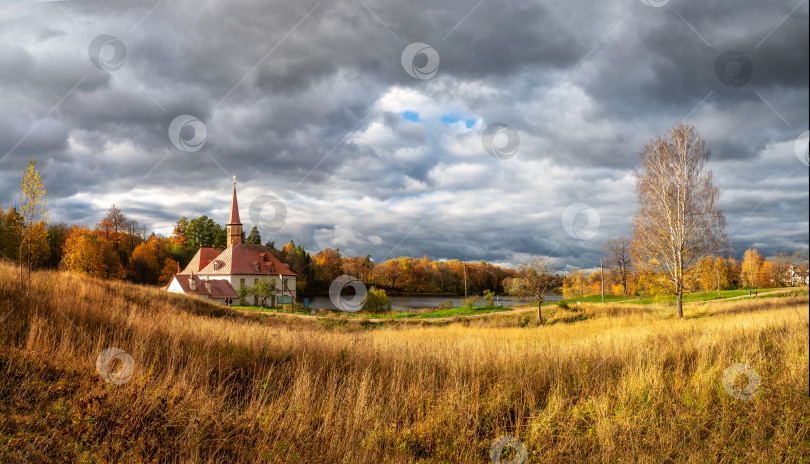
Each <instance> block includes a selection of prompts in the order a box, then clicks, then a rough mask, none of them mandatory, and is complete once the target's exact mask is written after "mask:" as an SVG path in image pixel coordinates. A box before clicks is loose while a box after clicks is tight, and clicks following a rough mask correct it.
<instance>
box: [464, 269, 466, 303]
mask: <svg viewBox="0 0 810 464" xmlns="http://www.w3.org/2000/svg"><path fill="white" fill-rule="evenodd" d="M464 302H465V303H466V302H467V263H464Z"/></svg>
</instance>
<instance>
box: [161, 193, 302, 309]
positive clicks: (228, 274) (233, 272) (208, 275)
mask: <svg viewBox="0 0 810 464" xmlns="http://www.w3.org/2000/svg"><path fill="white" fill-rule="evenodd" d="M227 233H228V241H227V246H226V247H225V249H224V250H222V251H219V250H217V249H215V248H208V247H203V248H200V249H199V250H198V251H197V253H196V254H195V255H194V257H193V258H192V259H191V261H190V262H189V263H188V266H186V268H185V269H183V270H182V271H181V272H179V273H178V274H176V275H175V276H174V278H172V280H171V282H169V285H168V286H167V287H166V290H168V291H170V292H173V293H185V294H186V295H194V296H196V297H198V298H201V299H204V300H210V301H214V302H217V303H224V302H225V299H226V298H232V299H233V300H234V301H236V302H238V301H239V296H238V294H237V291H238V290H239V288H240V287H242V286H244V287H253V286H255V285H256V284H257V283H259V281H262V280H264V281H270V282H272V283H274V284H275V287H276V297H277V298H278V297H279V296H283V297H287V299H288V298H289V297H292V301H295V296H296V295H295V277H296V275H295V273H294V272H292V271H291V270H290V268H289V267H288V266H287V265H286V264H284V263H282V262H281V261H279V260H278V258H276V257H275V256H273V253H272V252H270V250H269V249H268V248H266V247H265V246H263V245H252V244H247V243H242V223H241V222H240V219H239V204H238V202H237V200H236V178H235V177H234V181H233V198H232V199H231V212H230V215H229V216H228V224H227ZM248 300H249V301H248V302H247V303H248V304H251V303H252V304H254V305H255V304H257V301H256V299H255V298H251V297H249V298H248ZM250 300H253V301H250ZM271 303H272V304H273V305H274V304H275V301H273V302H271Z"/></svg>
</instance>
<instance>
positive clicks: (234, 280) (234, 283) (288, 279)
mask: <svg viewBox="0 0 810 464" xmlns="http://www.w3.org/2000/svg"><path fill="white" fill-rule="evenodd" d="M199 277H200V278H202V279H211V280H213V279H217V280H227V281H228V282H230V284H231V287H233V289H234V290H236V292H239V287H240V286H241V282H242V279H244V280H245V287H253V286H254V285H256V281H257V280H259V281H267V280H274V281H275V282H276V295H289V294H290V293H292V296H293V298H296V293H295V276H283V278H284V282H285V283H286V284H287V290H284V292H283V293H282V291H281V289H282V287H281V279H279V277H278V276H277V275H275V276H268V275H255V274H248V275H230V276H229V275H202V274H200V275H199Z"/></svg>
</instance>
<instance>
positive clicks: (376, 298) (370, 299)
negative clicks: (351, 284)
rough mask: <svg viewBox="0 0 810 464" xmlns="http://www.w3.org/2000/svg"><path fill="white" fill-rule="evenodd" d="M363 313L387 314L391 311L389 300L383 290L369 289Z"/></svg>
mask: <svg viewBox="0 0 810 464" xmlns="http://www.w3.org/2000/svg"><path fill="white" fill-rule="evenodd" d="M363 311H365V312H367V313H372V314H381V313H387V312H388V311H391V299H390V298H388V295H386V294H385V290H383V289H381V288H380V289H378V288H377V287H371V288H370V289H368V293H367V294H366V301H365V303H363Z"/></svg>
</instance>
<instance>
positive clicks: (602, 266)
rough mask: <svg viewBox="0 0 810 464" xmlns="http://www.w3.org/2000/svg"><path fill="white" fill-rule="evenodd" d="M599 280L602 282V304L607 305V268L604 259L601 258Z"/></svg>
mask: <svg viewBox="0 0 810 464" xmlns="http://www.w3.org/2000/svg"><path fill="white" fill-rule="evenodd" d="M599 278H600V279H601V280H602V304H604V303H605V267H604V265H603V264H602V258H599Z"/></svg>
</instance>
